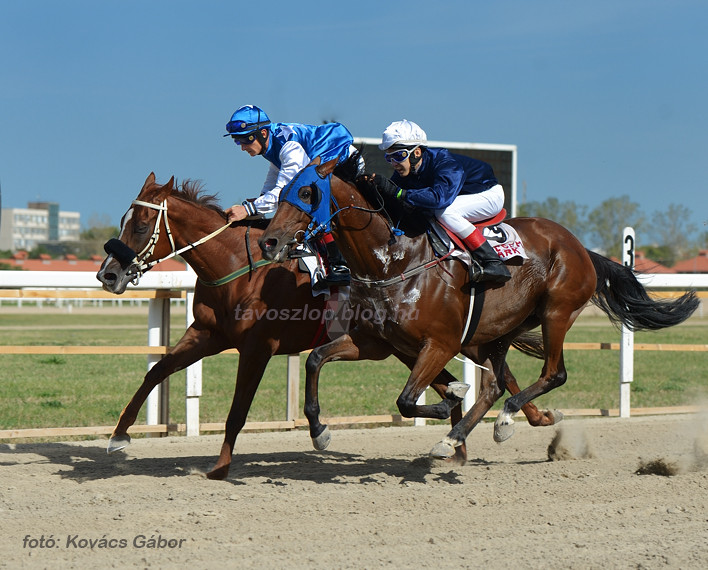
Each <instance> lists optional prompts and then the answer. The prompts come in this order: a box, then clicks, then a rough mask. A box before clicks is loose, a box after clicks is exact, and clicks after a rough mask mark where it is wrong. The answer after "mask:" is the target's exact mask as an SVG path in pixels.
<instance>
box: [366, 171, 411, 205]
mask: <svg viewBox="0 0 708 570" xmlns="http://www.w3.org/2000/svg"><path fill="white" fill-rule="evenodd" d="M374 185H375V186H376V188H377V189H378V191H379V192H381V194H382V195H383V196H389V197H391V198H395V199H396V200H403V199H404V198H405V197H406V190H405V189H404V188H399V187H398V186H396V185H395V184H394V183H393V182H391V181H390V180H389V179H388V178H385V177H383V176H379V175H378V174H376V175H374Z"/></svg>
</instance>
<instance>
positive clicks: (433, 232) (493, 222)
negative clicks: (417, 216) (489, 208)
mask: <svg viewBox="0 0 708 570" xmlns="http://www.w3.org/2000/svg"><path fill="white" fill-rule="evenodd" d="M504 218H506V210H505V209H504V208H502V210H501V212H499V213H498V214H497V215H496V216H494V217H492V218H488V219H486V220H482V221H481V222H475V223H474V225H475V227H477V228H479V229H480V230H482V233H483V235H484V237H486V238H487V240H490V239H493V240H494V241H495V242H501V243H505V242H506V241H507V237H508V232H507V231H505V228H502V227H500V226H501V225H502V221H503V220H504ZM427 222H428V228H427V229H426V233H427V235H428V241H429V242H430V246H431V247H432V248H433V251H434V252H435V255H436V256H438V257H442V256H443V255H446V254H448V253H449V252H450V250H451V249H459V250H461V251H464V252H466V251H468V249H467V247H465V245H464V244H463V243H462V240H461V239H460V238H459V237H457V235H455V234H454V233H453V232H452V231H450V230H449V229H448V228H446V227H445V226H444V225H442V224H441V223H440V222H439V221H438V220H437V218H435V217H432V216H431V217H429V218H427ZM503 225H504V226H505V227H506V228H508V227H509V226H507V225H506V224H503ZM492 245H495V244H492Z"/></svg>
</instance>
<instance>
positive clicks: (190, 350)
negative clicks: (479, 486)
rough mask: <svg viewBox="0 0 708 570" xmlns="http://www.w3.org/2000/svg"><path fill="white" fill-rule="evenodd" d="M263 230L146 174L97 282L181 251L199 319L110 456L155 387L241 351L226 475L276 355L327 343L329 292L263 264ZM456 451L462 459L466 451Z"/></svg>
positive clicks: (452, 403) (536, 418) (112, 280)
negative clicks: (191, 275)
mask: <svg viewBox="0 0 708 570" xmlns="http://www.w3.org/2000/svg"><path fill="white" fill-rule="evenodd" d="M263 228H264V223H263V222H262V221H257V222H240V223H236V224H232V225H231V226H228V225H227V223H226V215H225V213H224V212H223V211H222V210H221V208H220V207H219V206H218V205H217V202H216V199H215V197H214V196H209V195H204V194H203V193H201V192H200V188H199V186H198V185H197V184H194V183H191V182H185V183H184V184H182V187H181V188H175V187H174V178H172V179H171V180H170V181H169V182H168V183H167V184H165V185H160V184H157V183H156V182H155V175H154V174H152V173H151V174H150V175H149V176H148V178H147V180H146V181H145V184H144V186H143V188H142V190H141V191H140V194H139V195H138V197H137V199H136V200H134V201H133V203H132V204H131V207H130V209H129V210H128V212H127V213H126V214H125V216H123V219H122V221H121V230H120V237H119V239H115V238H114V239H112V240H109V242H108V243H107V244H106V251H107V253H108V254H109V255H108V256H107V257H106V259H105V260H104V261H103V264H102V265H101V268H100V270H99V271H98V274H97V276H96V277H97V278H98V280H99V281H101V283H103V288H104V289H105V290H106V291H110V292H112V293H116V294H121V293H123V292H124V291H125V289H126V287H127V285H128V283H130V282H136V281H137V280H138V279H139V278H140V276H141V275H142V273H144V272H145V271H146V270H148V269H149V268H150V267H152V266H153V265H154V264H156V263H157V262H158V261H160V260H161V259H165V258H167V257H170V256H173V255H174V254H175V253H176V252H179V253H181V255H182V256H183V258H184V259H185V260H186V261H187V263H189V265H190V266H191V267H192V269H194V271H195V272H196V274H197V277H198V280H197V283H196V286H195V293H194V322H193V323H192V325H191V326H190V327H189V328H188V329H187V331H186V332H185V334H184V336H183V337H182V338H181V339H180V340H179V342H178V343H177V344H176V345H175V346H174V347H173V348H172V349H171V350H170V351H169V353H168V354H167V355H166V356H165V357H164V358H162V359H161V360H160V361H158V362H157V363H156V364H155V365H154V366H153V367H152V368H151V369H150V371H149V372H148V373H147V374H146V375H145V378H144V380H143V382H142V385H141V386H140V387H139V388H138V390H137V392H136V393H135V395H134V396H133V398H132V399H131V400H130V402H129V403H128V405H127V406H126V407H125V409H124V410H123V411H122V413H121V415H120V418H119V420H118V423H117V425H116V427H115V429H114V431H113V434H112V436H111V438H110V441H109V443H108V452H109V453H112V452H115V451H118V450H120V449H123V448H124V447H126V446H127V445H128V444H129V443H130V436H129V435H128V433H127V430H128V428H129V427H130V426H132V425H133V424H134V423H135V421H136V419H137V416H138V412H139V410H140V408H141V407H142V405H143V403H144V402H145V399H146V398H147V396H148V394H149V393H150V392H151V390H152V389H153V388H154V387H155V386H157V385H158V384H160V383H161V382H162V381H163V380H164V379H165V378H167V377H168V376H170V375H171V374H174V373H175V372H177V371H179V370H182V369H184V368H186V367H187V366H189V365H190V364H193V363H194V362H196V361H198V360H200V359H202V358H204V357H206V356H210V355H213V354H217V353H219V352H222V351H223V350H226V349H229V348H237V349H238V351H239V353H240V357H239V363H238V372H237V376H236V388H235V391H234V396H233V402H232V404H231V410H230V411H229V415H228V417H227V419H226V428H225V437H224V443H223V445H222V448H221V454H220V455H219V458H218V461H217V463H216V466H215V467H214V468H213V469H212V470H211V471H210V472H209V473H208V474H207V477H209V478H210V479H223V478H225V477H226V476H227V475H228V472H229V467H230V464H231V456H232V453H233V449H234V445H235V442H236V437H237V436H238V434H239V432H240V431H241V429H242V428H243V426H244V424H245V422H246V416H247V414H248V410H249V408H250V406H251V402H252V401H253V398H254V395H255V393H256V389H257V388H258V385H259V383H260V381H261V378H262V377H263V373H264V371H265V368H266V365H267V364H268V362H269V360H270V359H271V357H272V356H273V355H276V354H294V353H298V352H301V351H304V350H308V349H310V348H312V347H314V346H316V345H318V344H320V343H322V342H324V341H328V340H329V339H328V337H327V330H325V329H326V327H325V323H324V322H323V321H322V320H321V319H320V318H319V317H317V318H314V316H315V315H324V314H325V308H326V306H325V301H324V296H322V295H320V296H317V297H313V296H312V292H311V288H310V276H309V275H308V274H307V273H305V272H302V271H299V270H298V266H297V260H290V261H288V262H287V263H285V264H284V265H278V264H271V263H270V262H269V261H266V260H264V259H263V258H262V256H261V252H260V249H259V248H258V246H257V239H258V238H259V237H260V236H261V235H262V233H263ZM136 252H139V253H136ZM304 307H308V308H309V309H310V310H309V311H307V315H305V316H307V317H311V316H312V317H313V318H301V319H295V318H288V317H289V316H291V315H295V314H296V310H299V311H300V313H303V308H304ZM259 315H260V316H261V317H262V316H263V315H268V318H259ZM271 315H277V316H278V318H270V316H271ZM532 344H533V343H532ZM520 348H522V349H523V347H521V346H520ZM529 350H530V351H531V353H532V352H533V349H532V348H530V349H529ZM395 354H396V356H397V357H399V359H400V360H402V361H403V362H404V363H405V364H407V365H408V366H412V365H413V363H414V360H413V359H411V358H410V357H408V356H407V355H402V354H398V353H395ZM506 374H507V380H508V382H509V383H510V390H513V391H514V392H518V386H517V385H516V380H515V379H514V377H513V376H512V375H511V372H510V371H508V369H507V370H506ZM432 387H433V388H434V389H435V390H436V391H437V393H438V394H440V396H441V397H442V398H443V404H442V405H444V406H446V407H447V409H448V410H449V411H451V412H452V418H453V421H456V420H459V419H461V418H462V411H461V406H459V402H460V401H461V396H462V395H463V394H464V389H465V388H466V386H465V385H464V384H462V383H460V382H457V381H456V380H455V378H454V377H453V376H452V375H451V374H449V373H448V372H447V371H442V372H441V373H440V375H439V376H438V377H437V378H436V379H435V380H434V382H433V385H432ZM524 413H526V414H527V416H528V418H529V423H531V424H532V425H545V424H547V423H549V419H548V418H547V417H546V415H544V414H542V413H541V412H539V411H538V410H537V409H536V407H535V406H533V405H531V406H528V407H525V408H524ZM459 455H460V457H461V458H464V457H463V455H464V449H461V450H460V453H459Z"/></svg>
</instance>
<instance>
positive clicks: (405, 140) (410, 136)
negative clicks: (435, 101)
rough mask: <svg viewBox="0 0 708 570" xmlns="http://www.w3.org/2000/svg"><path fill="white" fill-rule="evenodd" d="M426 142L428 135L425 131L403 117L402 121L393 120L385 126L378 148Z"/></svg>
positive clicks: (415, 144) (424, 143) (384, 148)
mask: <svg viewBox="0 0 708 570" xmlns="http://www.w3.org/2000/svg"><path fill="white" fill-rule="evenodd" d="M426 144H428V137H427V135H426V134H425V131H424V130H423V129H421V128H420V127H419V126H418V125H416V124H415V123H414V122H413V121H409V120H407V119H403V120H402V121H394V122H393V123H391V124H390V125H389V126H388V127H386V130H384V132H383V136H382V137H381V144H380V145H379V148H380V149H381V150H387V149H389V148H391V147H392V146H394V145H398V146H417V145H426Z"/></svg>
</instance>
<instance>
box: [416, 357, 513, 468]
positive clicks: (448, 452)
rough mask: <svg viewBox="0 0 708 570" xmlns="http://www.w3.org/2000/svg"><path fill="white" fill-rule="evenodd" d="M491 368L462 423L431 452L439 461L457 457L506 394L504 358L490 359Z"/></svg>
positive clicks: (482, 379) (457, 424) (454, 427)
mask: <svg viewBox="0 0 708 570" xmlns="http://www.w3.org/2000/svg"><path fill="white" fill-rule="evenodd" d="M468 356H469V355H468ZM490 362H491V364H492V365H491V366H490V367H489V369H488V370H483V371H482V375H481V379H480V388H479V394H478V395H477V399H476V400H475V403H474V404H473V405H472V407H471V408H470V409H469V411H468V412H467V413H466V414H465V416H464V417H463V418H462V420H461V421H459V422H457V423H456V424H455V425H454V426H453V428H452V430H450V432H449V433H448V434H447V436H446V437H445V438H444V439H443V440H442V441H441V442H440V443H438V444H436V445H435V446H434V447H433V449H432V450H431V451H430V455H431V456H433V457H435V458H437V459H447V458H450V457H453V456H454V455H456V453H457V452H456V450H457V448H459V447H461V446H463V445H465V441H466V439H467V436H468V435H469V434H470V432H471V431H472V430H473V429H474V427H475V426H476V425H477V424H478V423H479V422H480V421H481V420H482V418H483V417H484V416H485V414H486V413H487V412H488V411H489V410H490V408H491V407H492V406H493V405H494V402H496V401H497V400H498V399H499V398H501V396H502V394H503V393H504V387H505V385H504V372H503V366H504V361H503V356H497V357H496V358H493V357H490Z"/></svg>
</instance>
